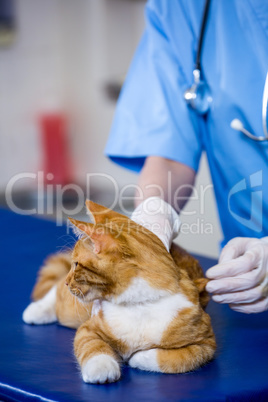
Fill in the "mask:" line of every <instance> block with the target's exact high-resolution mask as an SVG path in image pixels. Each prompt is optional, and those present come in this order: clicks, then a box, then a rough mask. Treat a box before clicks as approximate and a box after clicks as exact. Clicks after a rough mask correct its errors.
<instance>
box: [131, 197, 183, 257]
mask: <svg viewBox="0 0 268 402" xmlns="http://www.w3.org/2000/svg"><path fill="white" fill-rule="evenodd" d="M131 219H132V220H133V221H134V222H136V223H138V224H139V225H141V226H144V227H145V228H146V229H149V230H150V231H151V232H153V233H154V234H155V235H156V236H158V237H159V239H160V240H161V241H162V242H163V243H164V245H165V247H166V249H167V251H168V252H169V250H170V246H171V243H172V240H173V239H175V237H177V235H178V233H179V228H180V219H179V216H178V214H177V212H176V211H175V209H174V208H172V206H171V205H170V204H168V203H167V202H165V201H164V200H162V199H161V198H159V197H150V198H147V199H146V200H144V201H143V202H142V203H141V204H140V205H138V207H137V208H136V209H135V210H134V211H133V213H132V215H131Z"/></svg>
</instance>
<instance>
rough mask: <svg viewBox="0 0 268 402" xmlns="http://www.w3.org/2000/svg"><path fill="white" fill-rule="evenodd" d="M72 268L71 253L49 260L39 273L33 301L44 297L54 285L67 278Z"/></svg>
mask: <svg viewBox="0 0 268 402" xmlns="http://www.w3.org/2000/svg"><path fill="white" fill-rule="evenodd" d="M70 268H71V252H65V253H58V254H54V255H52V256H51V257H49V258H47V259H46V260H45V262H44V265H43V266H42V267H41V268H40V270H39V272H38V276H37V282H36V284H35V286H34V288H33V292H32V296H31V297H32V299H33V300H34V301H36V300H39V299H41V298H42V297H44V296H45V295H46V294H47V293H48V291H49V290H50V289H51V288H52V287H53V286H54V285H56V284H57V283H58V282H59V281H60V280H61V279H62V278H64V277H65V276H67V274H68V272H69V271H70Z"/></svg>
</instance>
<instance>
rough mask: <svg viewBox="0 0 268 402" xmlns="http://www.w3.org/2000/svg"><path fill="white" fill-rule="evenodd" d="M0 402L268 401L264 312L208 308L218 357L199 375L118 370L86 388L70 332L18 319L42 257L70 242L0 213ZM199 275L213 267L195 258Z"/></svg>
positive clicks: (28, 220) (38, 224)
mask: <svg viewBox="0 0 268 402" xmlns="http://www.w3.org/2000/svg"><path fill="white" fill-rule="evenodd" d="M0 222H1V243H0V244H1V291H0V305H1V309H0V315H1V317H0V325H1V330H0V401H76V402H79V401H92V402H104V401H105V402H106V401H109V402H118V401H119V402H125V401H127V402H132V401H133V402H134V401H153V402H156V401H157V402H164V401H254V402H255V401H263V402H264V401H268V312H265V313H261V314H257V315H244V314H241V313H236V312H234V311H232V310H230V309H229V308H228V306H225V305H218V304H215V303H214V302H212V301H211V302H210V303H209V305H208V308H207V311H208V312H209V314H210V315H211V317H212V324H213V328H214V331H215V334H216V338H217V344H218V349H217V354H216V357H215V359H214V360H213V361H212V362H210V363H209V364H207V365H206V366H204V367H202V368H201V369H199V370H198V371H196V372H193V373H186V374H173V375H167V374H158V373H148V372H144V371H140V370H135V369H131V368H129V367H127V366H126V367H123V370H122V379H121V380H120V381H119V382H117V383H114V384H106V385H90V384H85V383H84V382H83V381H82V379H81V377H80V374H79V370H78V366H77V363H76V361H75V357H74V355H73V349H72V342H73V338H74V334H75V331H73V330H71V329H68V328H64V327H62V326H60V325H58V324H52V325H44V326H29V325H26V324H24V323H23V322H22V319H21V316H22V312H23V310H24V308H25V307H26V306H27V305H28V303H29V301H30V300H29V296H30V293H31V290H32V287H33V284H34V282H35V278H36V272H37V269H38V267H39V266H40V265H41V264H42V262H43V260H44V258H45V257H46V256H47V255H48V254H50V253H53V252H55V251H60V250H62V249H64V248H65V247H70V246H71V245H72V244H73V243H74V238H73V235H72V234H66V227H56V224H55V223H53V222H50V221H46V220H41V219H37V218H33V217H28V216H21V215H16V214H14V213H13V212H10V211H7V210H0ZM199 259H200V262H201V264H202V266H203V268H204V269H207V268H208V267H210V266H212V265H213V264H214V263H215V261H214V260H211V259H209V258H204V257H200V258H199Z"/></svg>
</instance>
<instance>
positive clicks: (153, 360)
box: [128, 349, 161, 372]
mask: <svg viewBox="0 0 268 402" xmlns="http://www.w3.org/2000/svg"><path fill="white" fill-rule="evenodd" d="M128 364H129V366H131V367H133V368H138V369H140V370H146V371H157V372H161V370H160V368H159V365H158V362H157V349H149V350H142V351H140V352H136V353H135V354H134V355H133V356H132V357H131V358H130V359H129V361H128Z"/></svg>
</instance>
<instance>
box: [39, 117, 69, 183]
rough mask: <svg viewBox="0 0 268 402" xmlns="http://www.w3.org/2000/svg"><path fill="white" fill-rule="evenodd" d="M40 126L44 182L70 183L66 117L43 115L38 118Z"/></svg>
mask: <svg viewBox="0 0 268 402" xmlns="http://www.w3.org/2000/svg"><path fill="white" fill-rule="evenodd" d="M40 125H41V136H42V147H43V171H44V181H45V182H46V183H48V182H49V183H51V184H63V185H64V184H67V183H70V181H71V159H70V152H69V146H68V145H69V144H68V137H67V118H66V116H64V115H63V114H60V113H47V114H43V115H41V117H40ZM51 174H52V175H53V177H52V176H51Z"/></svg>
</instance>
